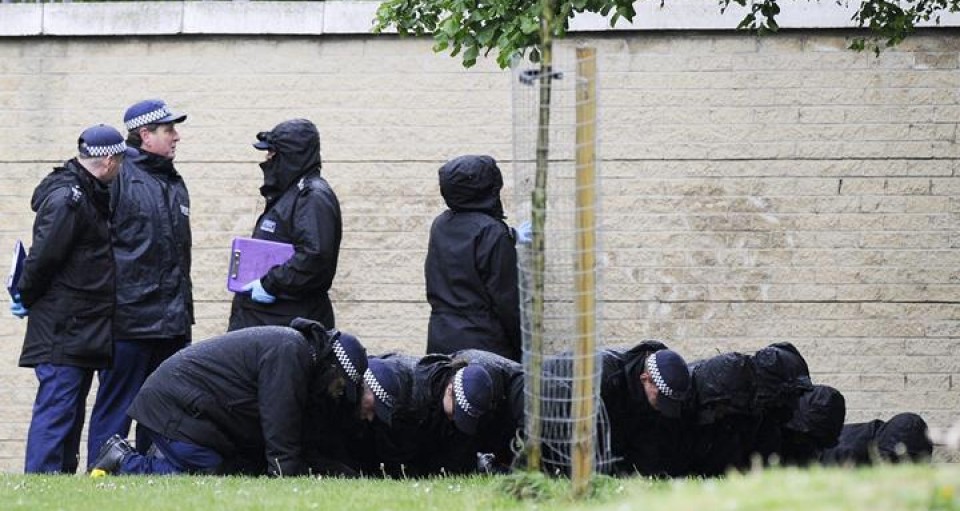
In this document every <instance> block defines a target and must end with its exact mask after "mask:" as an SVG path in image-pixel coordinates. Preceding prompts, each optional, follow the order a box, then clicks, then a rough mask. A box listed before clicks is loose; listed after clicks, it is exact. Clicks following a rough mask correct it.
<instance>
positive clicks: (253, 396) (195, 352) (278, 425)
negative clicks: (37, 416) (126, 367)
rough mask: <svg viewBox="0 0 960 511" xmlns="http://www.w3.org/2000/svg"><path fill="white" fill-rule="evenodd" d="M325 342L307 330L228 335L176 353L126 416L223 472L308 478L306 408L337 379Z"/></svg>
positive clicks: (247, 331)
mask: <svg viewBox="0 0 960 511" xmlns="http://www.w3.org/2000/svg"><path fill="white" fill-rule="evenodd" d="M336 367H337V366H336V362H335V358H334V355H333V352H332V350H331V349H330V341H329V338H319V337H318V336H316V335H315V331H313V330H312V329H309V328H303V329H301V330H297V329H294V328H290V327H280V326H266V327H256V328H249V329H245V330H242V331H238V332H230V333H227V334H224V335H222V336H219V337H215V338H212V339H209V340H206V341H204V342H200V343H196V344H193V345H191V346H189V347H187V348H184V349H182V350H180V351H178V352H177V353H176V354H174V355H173V356H171V357H170V358H168V359H167V360H166V361H164V362H163V363H162V364H160V367H158V368H157V370H156V371H154V372H153V373H152V374H151V375H150V376H149V377H148V378H147V381H146V382H145V383H144V384H143V387H142V388H141V389H140V392H139V393H138V394H137V397H136V398H135V399H134V401H133V404H132V405H131V406H130V410H129V411H128V415H129V416H130V417H132V418H133V419H134V420H136V421H137V422H138V423H140V424H142V425H144V426H146V427H147V428H150V429H151V430H153V431H155V432H157V433H159V434H161V435H163V436H166V437H168V438H172V439H174V440H180V441H185V442H191V443H194V444H197V445H201V446H205V447H209V448H211V449H213V450H215V451H217V453H219V454H220V455H221V456H223V457H224V460H225V467H224V468H223V471H224V472H227V473H230V472H233V471H234V470H232V469H231V468H228V467H236V466H243V467H244V470H243V471H244V472H252V473H268V474H270V475H277V476H279V475H283V476H293V475H300V474H303V473H305V472H306V470H307V460H306V452H305V451H306V447H305V438H306V435H305V430H307V429H312V425H311V424H310V422H309V421H308V420H307V409H308V406H310V407H312V406H314V405H313V402H314V401H313V399H314V398H315V396H321V395H323V393H324V389H326V387H327V385H328V384H329V382H330V381H331V378H333V377H335V376H336V375H338V374H339V373H338V372H337V371H338V370H337V369H336Z"/></svg>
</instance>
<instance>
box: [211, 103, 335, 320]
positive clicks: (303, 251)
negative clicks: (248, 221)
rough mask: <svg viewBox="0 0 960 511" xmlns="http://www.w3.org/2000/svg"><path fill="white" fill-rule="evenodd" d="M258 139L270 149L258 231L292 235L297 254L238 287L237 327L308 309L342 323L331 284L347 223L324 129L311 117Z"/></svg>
mask: <svg viewBox="0 0 960 511" xmlns="http://www.w3.org/2000/svg"><path fill="white" fill-rule="evenodd" d="M257 140H258V142H256V143H254V144H253V147H255V148H257V149H259V150H261V151H267V157H266V160H265V161H264V162H263V163H261V164H260V168H261V169H263V186H261V187H260V194H261V195H263V197H264V198H266V200H267V204H266V208H265V209H264V211H263V214H261V215H260V218H258V219H257V225H256V227H254V230H253V237H254V238H255V239H262V240H269V241H278V242H282V243H290V244H292V245H293V247H294V251H295V252H294V255H293V257H291V258H290V260H288V261H287V262H286V263H284V264H281V265H278V266H274V267H273V268H272V269H271V270H270V271H268V272H267V274H266V275H264V276H263V277H261V278H260V279H258V280H254V281H252V282H249V283H247V285H246V287H245V288H244V289H245V290H246V291H247V292H246V293H237V294H236V295H235V296H234V298H233V307H232V310H231V311H230V328H229V329H230V330H236V329H238V328H245V327H248V326H257V325H286V324H288V323H290V320H291V319H293V318H295V317H304V318H309V319H313V320H316V321H319V322H321V323H323V325H324V326H326V327H327V328H333V327H334V325H335V321H334V315H333V305H332V304H331V303H330V297H329V295H328V292H329V291H330V286H331V285H332V284H333V277H334V276H335V275H336V273H337V259H338V258H339V256H340V238H341V232H342V229H343V226H342V221H341V218H340V202H339V201H338V200H337V196H336V194H335V193H333V189H332V188H330V184H329V183H327V180H326V179H324V178H323V176H321V175H320V168H321V160H320V133H319V132H318V131H317V127H316V126H315V125H314V124H313V123H312V122H310V121H308V120H306V119H293V120H290V121H285V122H281V123H280V124H278V125H277V126H276V127H274V128H273V130H271V131H263V132H260V133H258V134H257Z"/></svg>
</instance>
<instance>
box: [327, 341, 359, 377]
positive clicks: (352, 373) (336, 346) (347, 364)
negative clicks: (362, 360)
mask: <svg viewBox="0 0 960 511" xmlns="http://www.w3.org/2000/svg"><path fill="white" fill-rule="evenodd" d="M333 354H334V355H336V357H337V362H340V367H342V368H343V372H345V373H347V376H348V377H349V378H350V380H351V381H352V382H354V383H359V382H360V372H359V371H357V367H356V366H354V365H353V362H351V361H350V357H348V356H347V350H345V349H343V344H340V340H339V339H337V340H336V341H333Z"/></svg>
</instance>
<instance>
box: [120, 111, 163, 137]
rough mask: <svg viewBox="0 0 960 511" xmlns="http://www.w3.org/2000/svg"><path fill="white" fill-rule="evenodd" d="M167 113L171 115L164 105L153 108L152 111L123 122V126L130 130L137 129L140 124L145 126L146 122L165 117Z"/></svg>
mask: <svg viewBox="0 0 960 511" xmlns="http://www.w3.org/2000/svg"><path fill="white" fill-rule="evenodd" d="M169 115H171V112H170V110H167V107H166V106H162V107H160V108H159V109H157V110H154V111H152V112H147V113H145V114H143V115H138V116H136V117H134V118H133V119H130V120H129V121H127V122H125V123H123V124H124V126H126V127H127V131H130V130H134V129H137V128H139V127H140V126H146V125H147V124H150V123H152V122H157V121H159V120H160V119H163V118H164V117H167V116H169Z"/></svg>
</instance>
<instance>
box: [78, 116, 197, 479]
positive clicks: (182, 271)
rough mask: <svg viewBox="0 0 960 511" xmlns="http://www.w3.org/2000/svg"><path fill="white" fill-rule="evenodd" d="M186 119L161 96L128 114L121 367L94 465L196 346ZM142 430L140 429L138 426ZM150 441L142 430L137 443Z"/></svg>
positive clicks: (121, 208)
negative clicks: (183, 158)
mask: <svg viewBox="0 0 960 511" xmlns="http://www.w3.org/2000/svg"><path fill="white" fill-rule="evenodd" d="M186 118H187V116H186V115H184V114H179V113H175V112H173V111H171V110H170V108H169V107H168V106H167V104H166V103H164V102H163V101H162V100H159V99H148V100H145V101H140V102H139V103H136V104H134V105H133V106H131V107H130V108H128V109H127V111H126V113H125V114H124V116H123V122H124V124H125V125H126V128H127V130H128V134H127V144H129V145H130V146H133V147H136V148H138V154H137V155H136V156H134V157H132V158H129V159H127V161H126V162H125V163H124V169H123V174H122V175H121V177H120V179H117V180H116V182H115V183H114V185H113V186H112V188H111V194H112V197H111V200H112V203H113V254H114V258H115V259H116V265H117V308H116V316H115V319H114V335H115V336H116V339H117V341H116V348H115V350H116V351H115V353H114V357H115V363H114V364H113V367H112V368H111V369H109V370H105V371H100V374H99V379H100V389H99V390H98V391H97V401H96V404H95V405H94V410H93V413H92V414H91V416H90V431H91V434H90V437H89V442H88V458H87V460H88V465H89V464H90V463H91V462H92V460H93V458H94V457H95V456H96V454H97V450H98V449H99V447H100V445H102V444H103V442H104V441H106V440H107V438H109V437H110V436H111V435H114V434H119V435H121V436H126V435H127V433H128V432H129V429H130V418H129V417H127V414H126V412H127V408H128V407H129V406H130V403H131V402H132V401H133V398H134V396H136V394H137V391H139V390H140V386H141V385H143V382H144V381H145V380H146V379H147V376H149V375H150V373H151V372H153V370H154V369H156V367H157V366H158V365H160V362H163V361H164V360H165V359H166V358H167V357H169V356H170V355H172V354H173V353H175V352H176V351H177V350H179V349H180V348H183V347H184V346H186V345H187V344H189V343H190V339H191V332H190V330H191V326H192V325H193V284H192V283H191V281H190V261H191V259H190V247H191V235H190V196H189V194H188V193H187V186H186V184H184V182H183V178H181V177H180V174H179V173H177V170H176V169H175V168H174V166H173V159H174V157H175V156H176V151H177V142H179V141H180V134H179V133H177V128H176V125H177V124H179V123H181V122H183V121H184V120H186ZM138 429H139V428H138ZM146 442H148V440H147V439H146V438H145V437H144V435H143V434H142V432H139V431H138V433H137V445H138V446H141V447H146Z"/></svg>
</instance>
